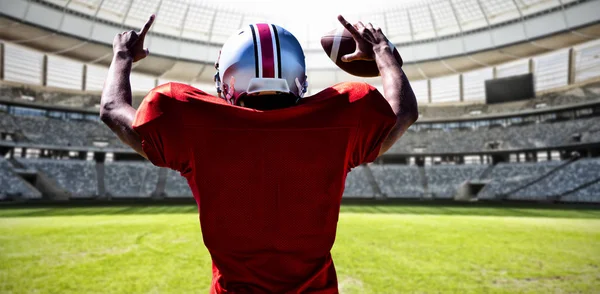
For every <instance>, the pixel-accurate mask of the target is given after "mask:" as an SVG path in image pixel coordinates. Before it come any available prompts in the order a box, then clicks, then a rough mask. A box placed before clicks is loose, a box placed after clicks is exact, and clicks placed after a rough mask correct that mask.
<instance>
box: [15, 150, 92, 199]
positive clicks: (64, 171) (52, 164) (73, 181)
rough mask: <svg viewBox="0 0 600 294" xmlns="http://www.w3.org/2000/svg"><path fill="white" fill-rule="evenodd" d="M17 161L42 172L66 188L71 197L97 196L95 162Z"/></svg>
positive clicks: (22, 159)
mask: <svg viewBox="0 0 600 294" xmlns="http://www.w3.org/2000/svg"><path fill="white" fill-rule="evenodd" d="M19 161H20V162H21V163H22V164H23V165H25V166H27V167H30V168H33V169H36V170H38V171H39V172H43V173H44V174H45V175H46V176H47V177H48V178H50V179H53V180H54V181H55V182H56V184H57V185H58V186H59V187H61V188H63V189H66V190H68V191H69V192H70V193H71V198H91V197H95V196H98V191H97V190H98V181H97V178H96V169H95V162H92V161H82V160H56V159H24V158H21V159H19Z"/></svg>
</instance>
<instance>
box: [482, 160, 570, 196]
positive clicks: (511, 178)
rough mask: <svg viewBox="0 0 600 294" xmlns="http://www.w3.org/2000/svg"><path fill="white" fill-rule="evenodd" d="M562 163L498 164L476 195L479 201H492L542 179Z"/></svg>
mask: <svg viewBox="0 0 600 294" xmlns="http://www.w3.org/2000/svg"><path fill="white" fill-rule="evenodd" d="M563 163H564V162H562V161H544V162H538V163H530V162H524V163H516V162H512V163H499V164H497V165H496V166H495V167H494V168H493V169H492V171H491V173H489V174H488V175H487V176H486V177H484V179H487V180H490V182H489V183H488V184H487V185H486V186H485V187H484V188H483V189H482V190H481V191H480V192H479V194H478V195H477V197H478V198H480V199H494V198H496V196H500V195H505V194H506V193H509V192H511V191H513V190H515V189H518V188H520V187H523V186H525V185H527V184H528V183H531V182H532V181H534V180H536V179H538V178H540V177H542V176H543V175H545V174H547V173H548V172H550V171H551V170H553V169H555V168H556V167H558V166H560V165H561V164H563Z"/></svg>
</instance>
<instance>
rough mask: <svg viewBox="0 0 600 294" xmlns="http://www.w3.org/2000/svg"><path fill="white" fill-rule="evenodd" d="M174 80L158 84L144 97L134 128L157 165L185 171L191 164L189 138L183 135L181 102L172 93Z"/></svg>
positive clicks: (143, 146) (147, 153)
mask: <svg viewBox="0 0 600 294" xmlns="http://www.w3.org/2000/svg"><path fill="white" fill-rule="evenodd" d="M172 86H173V85H172V83H167V84H164V85H161V86H158V87H156V88H154V89H153V90H151V91H150V93H148V95H146V97H144V100H143V101H142V103H141V104H140V107H139V108H138V110H137V112H136V116H135V120H134V121H133V126H132V127H133V129H134V130H135V131H136V132H137V133H138V134H139V135H140V137H141V139H142V148H143V150H144V152H145V153H146V155H147V156H148V159H149V160H150V161H151V162H152V163H153V164H154V165H156V166H161V167H168V168H171V169H174V170H177V171H180V172H182V173H183V172H185V170H186V169H187V168H188V166H189V162H188V160H189V159H188V158H187V153H188V152H187V147H186V146H187V144H186V138H185V137H184V136H182V132H183V131H182V126H181V124H180V118H179V116H177V115H175V114H176V109H177V104H178V103H180V101H178V100H177V99H176V98H175V97H174V96H173V95H172V94H173V93H172V92H173V91H172Z"/></svg>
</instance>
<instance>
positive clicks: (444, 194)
mask: <svg viewBox="0 0 600 294" xmlns="http://www.w3.org/2000/svg"><path fill="white" fill-rule="evenodd" d="M487 167H488V166H487V165H433V166H428V167H425V173H426V175H427V186H428V188H429V192H430V193H431V195H432V197H433V198H441V199H451V198H454V196H455V194H456V189H457V188H458V187H459V186H460V185H461V184H462V183H464V182H466V181H468V180H471V179H476V178H478V177H479V175H480V174H481V173H482V172H483V171H484V170H485V169H486V168H487Z"/></svg>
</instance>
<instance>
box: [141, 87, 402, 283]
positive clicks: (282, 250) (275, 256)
mask: <svg viewBox="0 0 600 294" xmlns="http://www.w3.org/2000/svg"><path fill="white" fill-rule="evenodd" d="M173 87H177V89H174V88H173ZM194 91H195V89H193V88H191V87H190V89H188V88H185V86H183V85H179V84H171V89H169V92H170V95H167V96H171V97H170V99H165V98H159V99H153V100H154V101H155V102H154V105H153V106H149V105H150V104H152V103H151V102H150V103H148V105H147V106H146V107H154V108H156V107H157V105H158V106H160V109H161V110H160V112H161V113H160V115H159V116H165V117H169V116H172V117H171V118H170V119H169V120H165V121H166V122H163V125H162V126H160V127H158V128H169V129H170V130H171V131H170V132H166V131H162V132H160V133H161V134H160V136H159V137H160V138H151V137H152V135H148V136H147V138H150V139H147V140H148V141H160V142H159V144H161V146H160V147H159V148H147V146H145V150H146V149H148V151H147V153H148V152H150V153H152V152H154V151H155V150H151V149H162V151H161V152H158V153H161V154H159V155H157V154H148V155H149V157H150V159H151V160H153V162H155V161H163V163H164V166H170V167H172V168H175V169H177V170H180V171H181V172H182V175H183V176H185V177H186V178H187V179H188V183H189V185H190V187H191V188H192V191H193V194H194V197H195V198H196V200H197V202H198V206H199V212H200V224H201V227H202V233H203V238H204V243H205V245H206V247H207V248H208V250H209V252H210V254H211V256H212V258H213V291H216V292H220V291H221V290H225V289H227V290H234V291H235V290H237V291H244V290H247V291H252V292H289V291H291V292H300V291H306V290H321V291H326V292H327V291H331V292H337V279H336V276H335V269H334V267H333V263H332V260H331V255H330V249H331V247H332V245H333V242H334V239H335V232H336V227H337V220H338V213H339V206H340V200H341V196H342V193H343V188H344V182H345V178H346V174H347V172H348V171H349V169H350V168H352V167H353V166H356V165H358V164H360V163H362V162H368V161H372V160H373V159H374V158H375V157H376V155H377V152H378V150H379V145H380V143H381V141H382V138H384V137H385V135H386V134H387V132H388V131H389V129H390V128H391V126H392V125H393V121H394V119H395V117H394V115H393V113H392V112H391V109H389V106H388V105H387V102H386V101H385V100H383V98H382V97H381V96H380V95H379V94H378V93H377V92H376V90H374V89H373V88H372V87H369V86H368V85H366V84H345V85H339V86H337V87H332V88H329V89H327V90H325V91H323V92H321V93H319V94H317V95H315V96H313V97H309V98H305V99H303V100H302V101H301V103H300V104H299V105H296V106H293V107H290V108H285V109H278V110H270V111H256V110H252V109H246V108H241V107H237V106H231V105H226V104H224V103H221V102H220V101H219V100H212V98H210V97H206V95H205V94H203V93H201V92H200V93H198V92H194ZM196 91H197V90H196ZM194 93H195V94H194ZM173 98H175V99H173ZM147 99H148V98H147ZM151 100H152V99H151ZM145 102H146V101H145ZM142 107H144V105H142ZM386 107H387V108H386ZM136 121H137V119H136ZM167 122H168V123H167ZM165 124H167V125H165ZM138 128H143V126H138ZM157 136H158V135H157ZM146 144H147V145H151V144H150V143H146ZM152 145H157V144H156V142H154V143H153V144H152ZM153 158H154V159H153ZM155 163H156V162H155Z"/></svg>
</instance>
